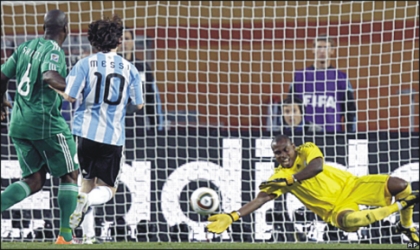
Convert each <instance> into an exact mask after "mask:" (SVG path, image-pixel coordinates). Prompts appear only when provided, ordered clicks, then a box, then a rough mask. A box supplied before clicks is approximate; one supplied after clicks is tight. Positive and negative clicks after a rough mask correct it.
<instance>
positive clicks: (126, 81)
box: [62, 16, 143, 244]
mask: <svg viewBox="0 0 420 250" xmlns="http://www.w3.org/2000/svg"><path fill="white" fill-rule="evenodd" d="M122 34H123V25H122V22H121V19H120V18H119V17H118V16H114V17H113V18H112V19H109V18H108V19H104V20H98V21H95V22H93V23H91V24H90V25H89V30H88V39H89V41H90V44H91V45H92V46H93V47H95V48H96V49H97V50H98V53H96V54H93V55H91V56H88V57H85V58H83V59H81V60H80V61H79V62H77V64H76V65H75V66H74V67H73V69H72V70H71V72H70V74H69V75H68V77H67V79H66V81H67V87H66V90H65V92H64V93H62V94H63V96H64V98H65V99H66V100H68V101H71V102H74V101H75V100H76V98H77V97H79V95H80V94H81V102H80V105H79V107H78V108H77V109H76V112H75V115H74V120H73V127H72V130H73V134H74V135H76V136H77V137H78V155H79V162H80V167H81V169H82V175H83V180H82V187H81V190H80V193H79V197H78V198H79V201H78V205H77V207H76V210H75V211H74V213H73V214H72V216H71V217H70V221H71V222H70V224H71V226H72V227H73V228H74V227H77V226H78V225H79V224H80V222H81V221H83V223H82V229H83V234H84V243H88V244H89V243H94V240H95V239H94V236H95V231H94V217H93V216H94V215H93V211H92V209H90V210H89V212H88V208H89V207H90V206H95V205H100V204H103V203H106V202H107V201H109V200H110V199H111V198H112V197H113V196H114V195H115V192H116V189H117V185H118V175H119V173H120V167H121V164H123V163H124V157H123V146H124V143H125V124H124V123H125V113H126V107H127V104H128V103H129V102H130V101H131V102H132V103H133V104H134V105H137V108H138V109H141V108H142V107H143V93H142V85H141V79H140V75H139V72H138V71H137V69H136V67H135V66H134V65H133V64H131V63H130V62H128V61H127V60H125V59H124V58H122V57H121V56H119V55H117V53H116V51H117V49H118V47H119V46H120V45H121V42H122Z"/></svg>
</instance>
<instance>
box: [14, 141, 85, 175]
mask: <svg viewBox="0 0 420 250" xmlns="http://www.w3.org/2000/svg"><path fill="white" fill-rule="evenodd" d="M12 140H13V143H14V145H15V148H16V153H17V156H18V160H19V165H20V168H21V169H22V177H23V178H25V177H27V176H29V175H31V174H33V173H36V172H38V171H40V170H41V168H43V167H46V168H47V171H48V172H49V173H50V174H51V175H52V176H54V177H61V176H63V175H65V174H67V173H71V172H73V171H74V170H77V169H79V163H78V160H77V154H76V144H75V142H74V138H73V136H72V135H63V134H57V135H55V136H52V137H49V138H45V139H41V140H27V139H20V138H13V137H12Z"/></svg>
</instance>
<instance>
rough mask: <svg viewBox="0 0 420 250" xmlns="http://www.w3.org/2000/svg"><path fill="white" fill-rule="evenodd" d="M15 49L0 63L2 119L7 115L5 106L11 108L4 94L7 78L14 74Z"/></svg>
mask: <svg viewBox="0 0 420 250" xmlns="http://www.w3.org/2000/svg"><path fill="white" fill-rule="evenodd" d="M17 51H19V48H18V49H17V50H16V51H15V52H14V53H13V54H12V56H11V57H10V58H9V59H8V60H7V61H6V62H5V63H4V64H2V65H1V83H0V84H1V85H0V98H1V100H2V101H1V118H0V119H1V120H4V119H5V118H6V116H7V107H9V108H12V105H11V104H10V102H9V101H8V100H7V96H6V95H5V93H6V91H7V88H8V83H9V80H10V79H11V78H13V77H15V75H16V64H17V60H18V55H17Z"/></svg>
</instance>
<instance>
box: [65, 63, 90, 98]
mask: <svg viewBox="0 0 420 250" xmlns="http://www.w3.org/2000/svg"><path fill="white" fill-rule="evenodd" d="M88 71H89V61H88V60H87V59H86V58H83V59H81V60H79V61H78V62H77V63H76V64H75V65H74V66H73V68H72V69H71V71H70V73H69V75H68V76H67V78H66V85H67V86H66V89H65V91H64V92H63V94H62V96H63V98H64V99H65V100H67V101H69V102H75V101H76V98H77V96H78V95H79V94H80V93H81V92H82V90H83V89H84V87H85V84H86V77H87V75H88Z"/></svg>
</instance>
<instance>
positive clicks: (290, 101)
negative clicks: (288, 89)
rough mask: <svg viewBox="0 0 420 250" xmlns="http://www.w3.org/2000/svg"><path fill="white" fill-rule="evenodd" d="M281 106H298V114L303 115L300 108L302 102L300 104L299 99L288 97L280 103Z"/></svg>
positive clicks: (300, 100)
mask: <svg viewBox="0 0 420 250" xmlns="http://www.w3.org/2000/svg"><path fill="white" fill-rule="evenodd" d="M283 104H297V105H298V107H299V111H300V113H301V114H302V115H303V107H302V104H303V102H302V99H300V98H299V97H296V96H295V97H291V96H288V97H287V98H286V99H285V100H284V101H283V102H282V105H283Z"/></svg>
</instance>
